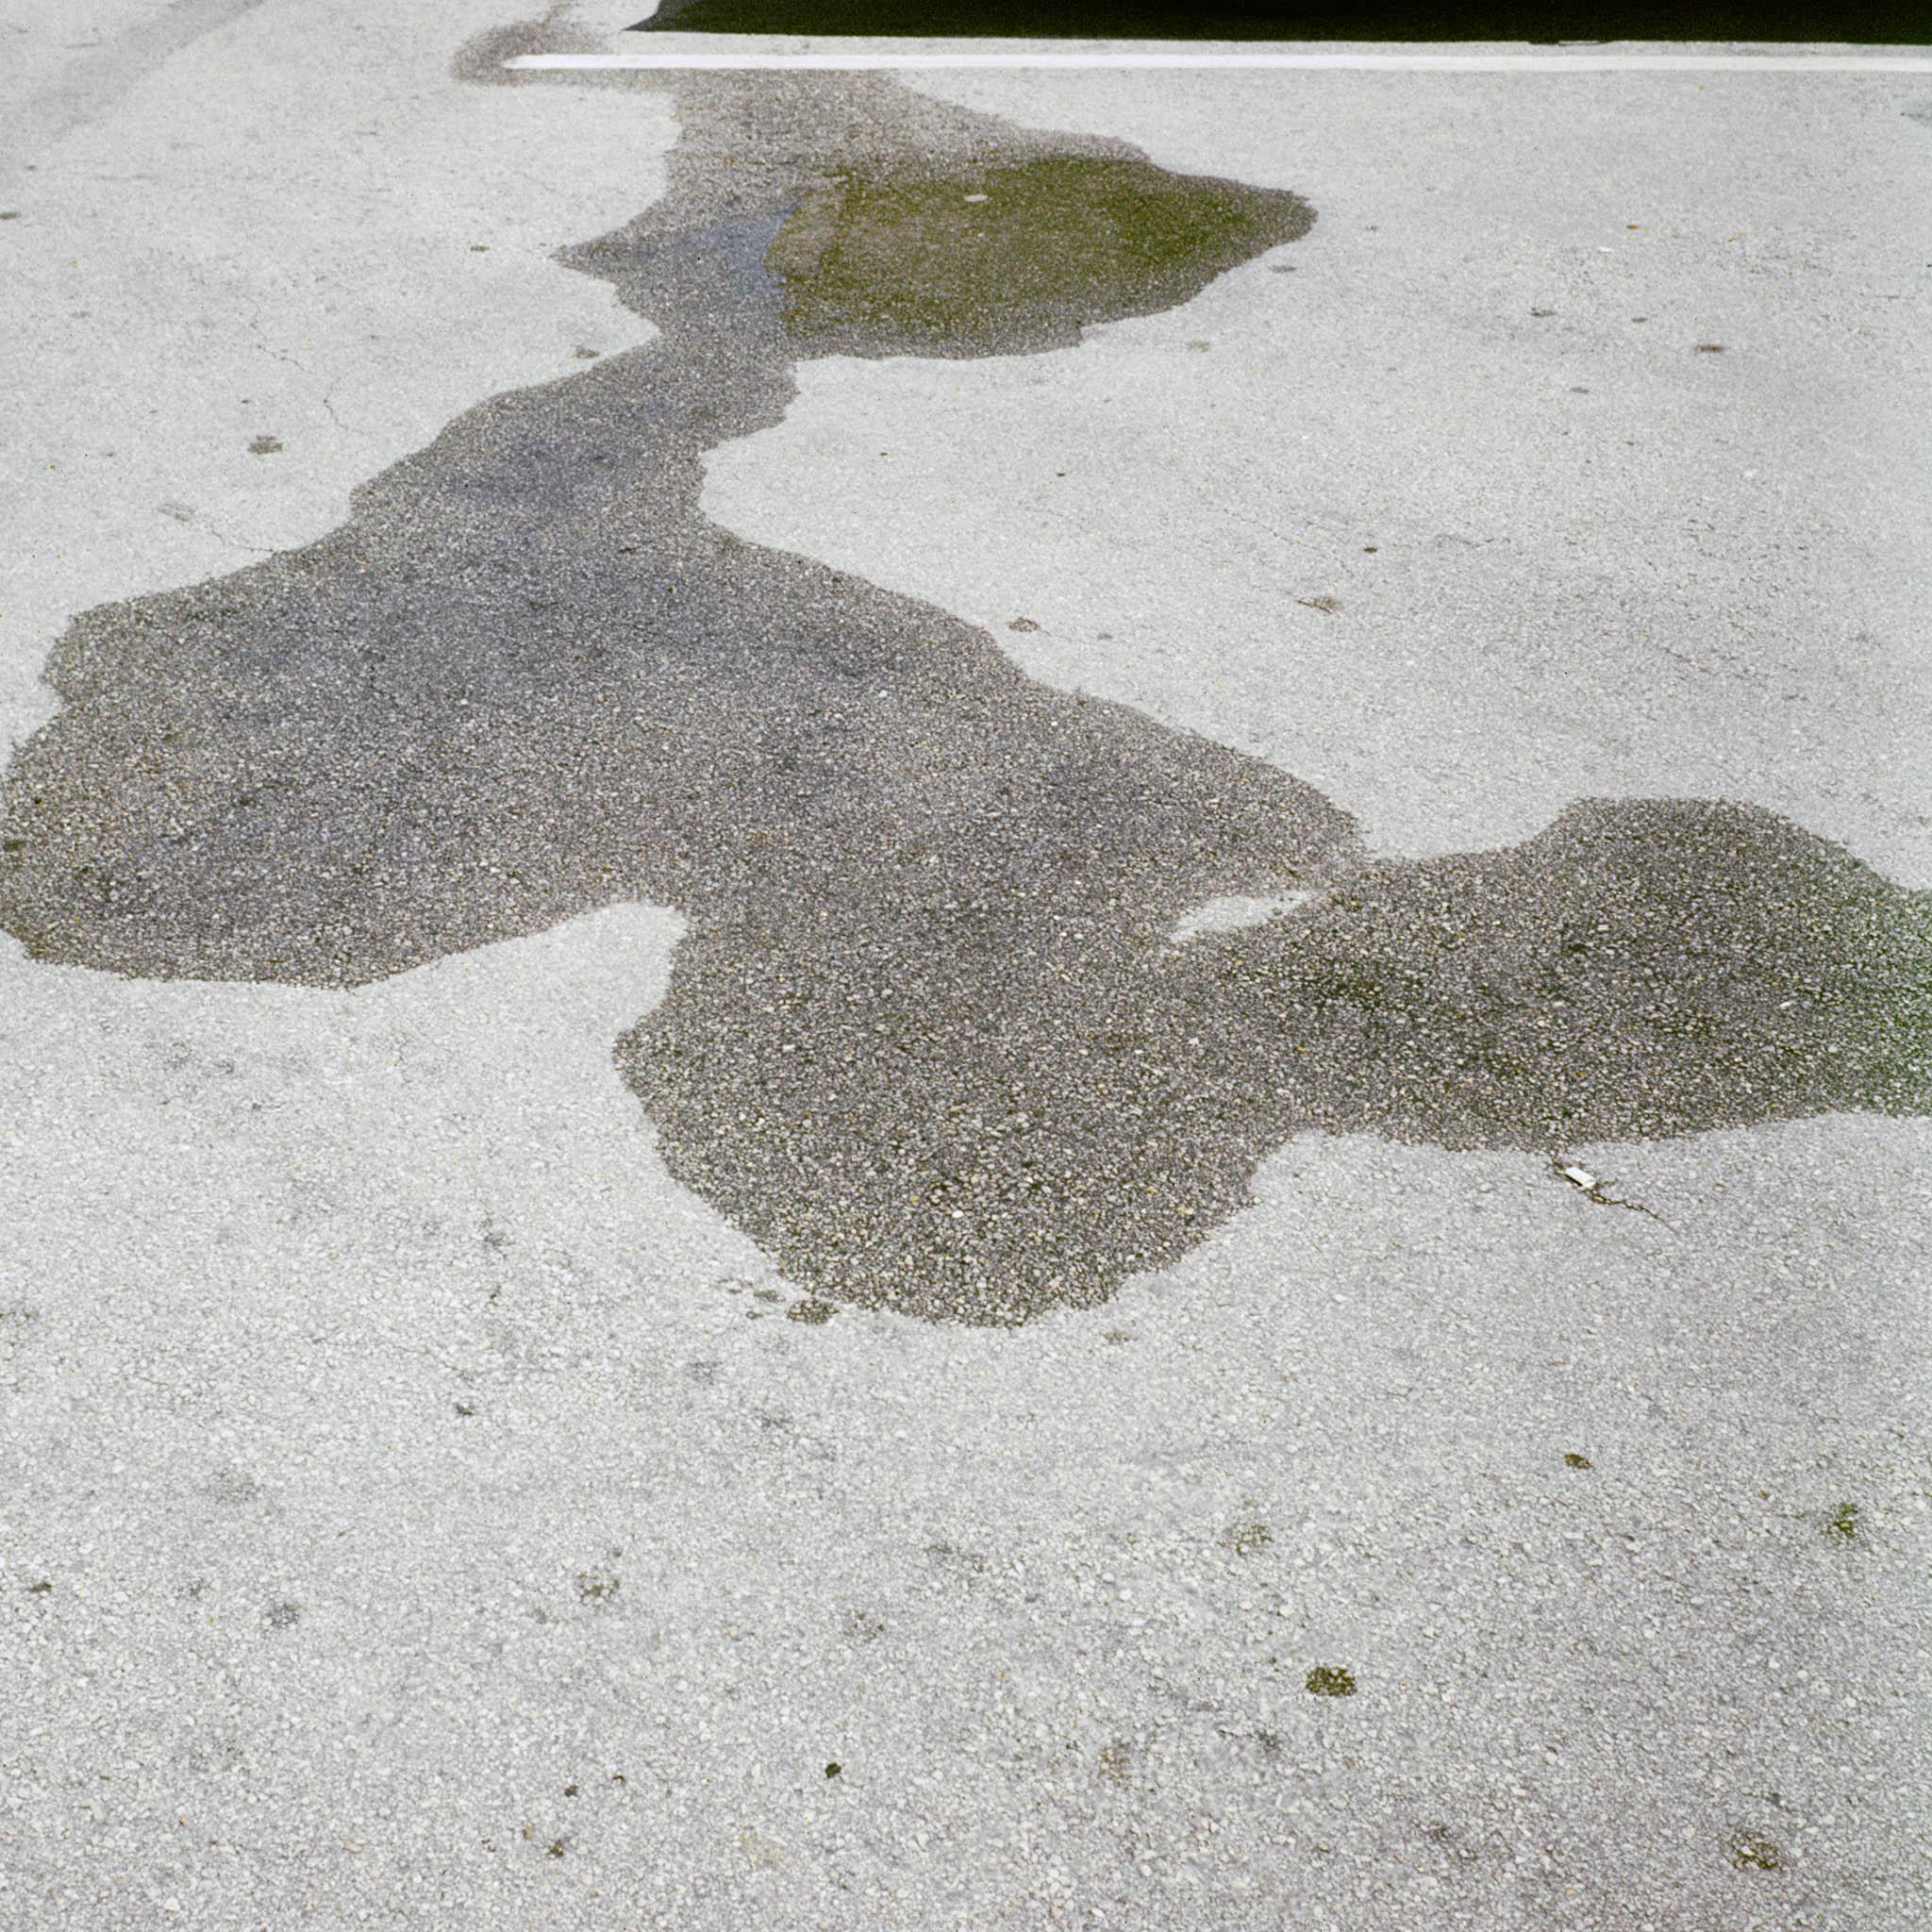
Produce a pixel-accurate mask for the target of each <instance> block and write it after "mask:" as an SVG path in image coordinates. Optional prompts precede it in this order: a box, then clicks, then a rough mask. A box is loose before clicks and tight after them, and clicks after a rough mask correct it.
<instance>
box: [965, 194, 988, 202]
mask: <svg viewBox="0 0 1932 1932" xmlns="http://www.w3.org/2000/svg"><path fill="white" fill-rule="evenodd" d="M966 199H967V200H968V201H984V200H985V199H986V196H985V195H983V194H969V195H968V196H967V197H966Z"/></svg>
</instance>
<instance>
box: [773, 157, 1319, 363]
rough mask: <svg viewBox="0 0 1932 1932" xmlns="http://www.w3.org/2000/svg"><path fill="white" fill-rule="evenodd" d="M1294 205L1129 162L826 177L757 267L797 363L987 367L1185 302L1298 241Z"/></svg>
mask: <svg viewBox="0 0 1932 1932" xmlns="http://www.w3.org/2000/svg"><path fill="white" fill-rule="evenodd" d="M1311 220H1312V216H1311V215H1310V213H1309V211H1308V209H1307V206H1306V205H1305V204H1304V203H1302V202H1301V201H1299V200H1298V199H1297V198H1296V197H1295V196H1293V195H1289V194H1281V193H1271V192H1267V191H1265V190H1262V189H1256V188H1245V187H1242V186H1241V185H1240V184H1239V183H1237V182H1232V181H1217V180H1212V179H1208V178H1202V177H1188V176H1183V175H1171V174H1168V173H1167V172H1166V171H1165V170H1164V169H1160V168H1157V167H1155V166H1153V165H1152V164H1151V163H1150V162H1148V161H1146V160H1143V159H1142V158H1140V157H1139V156H1091V155H1058V156H1046V157H1041V158H1039V159H1037V160H1030V161H1024V162H1022V163H1021V164H1019V165H1018V166H1013V167H984V168H974V167H967V168H963V169H945V170H939V169H936V170H935V171H934V172H933V173H932V174H930V175H909V176H908V173H907V172H906V171H905V170H903V169H901V170H895V171H894V172H892V173H891V174H884V173H850V174H841V175H837V176H835V177H834V178H833V179H831V180H830V181H828V182H826V184H825V185H824V187H822V188H819V189H816V190H815V191H813V192H811V193H809V194H808V195H806V196H805V198H804V199H803V200H802V201H801V202H800V203H799V204H798V206H797V208H794V209H793V210H792V212H791V214H790V215H789V216H788V217H787V218H786V221H785V224H784V225H783V226H782V227H781V228H780V229H779V230H778V233H777V236H776V238H775V239H774V241H773V242H772V245H771V247H770V248H769V249H768V250H767V251H766V255H765V266H766V267H767V268H768V269H769V270H771V271H772V272H773V273H774V275H778V276H779V277H781V278H782V280H783V281H784V284H785V300H784V307H783V310H782V313H783V316H784V321H785V327H786V331H787V333H788V334H789V335H790V336H791V340H792V341H793V342H794V343H795V344H796V345H797V347H798V350H799V353H800V354H801V355H824V354H827V353H831V352H835V351H838V350H841V349H844V350H856V351H858V352H859V353H864V354H868V355H905V356H976V355H988V354H996V353H998V351H999V350H1000V349H1001V348H1002V347H1004V346H1005V345H1007V344H1008V343H1009V342H1010V341H1012V339H1013V337H1014V336H1015V335H1016V334H1017V335H1021V336H1024V337H1028V338H1037V337H1040V336H1048V337H1071V336H1072V335H1073V334H1074V333H1075V332H1077V330H1078V329H1079V328H1080V327H1081V325H1083V324H1086V323H1089V322H1095V321H1100V320H1103V319H1113V318H1118V317H1121V316H1129V315H1145V314H1149V313H1152V312H1153V311H1155V310H1157V309H1161V308H1171V307H1173V306H1174V304H1176V303H1178V302H1184V301H1186V300H1187V299H1188V298H1189V297H1190V296H1191V295H1193V294H1194V293H1195V292H1196V291H1199V290H1200V289H1202V288H1204V287H1206V286H1207V284H1208V282H1210V281H1212V280H1213V279H1214V277H1215V276H1216V275H1221V274H1223V273H1224V272H1225V271H1226V270H1228V269H1230V268H1232V267H1234V266H1235V265H1236V264H1237V263H1239V262H1242V261H1246V260H1247V259H1248V258H1250V257H1252V256H1254V255H1256V254H1257V253H1259V252H1260V251H1261V250H1263V249H1265V248H1270V247H1273V246H1274V245H1275V244H1276V243H1278V242H1292V241H1294V240H1295V239H1296V238H1297V237H1299V236H1300V235H1302V234H1304V233H1306V232H1307V227H1308V225H1309V223H1310V221H1311Z"/></svg>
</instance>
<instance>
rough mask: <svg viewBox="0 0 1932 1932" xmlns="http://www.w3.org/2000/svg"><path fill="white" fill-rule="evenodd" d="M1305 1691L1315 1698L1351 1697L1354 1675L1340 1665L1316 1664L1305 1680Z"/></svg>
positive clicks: (1353, 1687) (1352, 1694)
mask: <svg viewBox="0 0 1932 1932" xmlns="http://www.w3.org/2000/svg"><path fill="white" fill-rule="evenodd" d="M1305 1683H1306V1686H1307V1691H1309V1693H1310V1694H1311V1695H1312V1696H1316V1697H1353V1696H1354V1695H1355V1673H1354V1672H1353V1671H1351V1670H1349V1669H1348V1668H1347V1667H1346V1666H1345V1665H1342V1664H1317V1665H1316V1666H1315V1668H1314V1669H1313V1670H1312V1671H1310V1672H1309V1673H1308V1674H1307V1678H1306V1679H1305Z"/></svg>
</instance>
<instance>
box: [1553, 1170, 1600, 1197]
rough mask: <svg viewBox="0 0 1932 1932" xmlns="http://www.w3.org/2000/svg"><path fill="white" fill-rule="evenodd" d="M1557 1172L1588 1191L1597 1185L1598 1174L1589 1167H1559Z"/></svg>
mask: <svg viewBox="0 0 1932 1932" xmlns="http://www.w3.org/2000/svg"><path fill="white" fill-rule="evenodd" d="M1557 1173H1558V1174H1561V1175H1562V1176H1563V1178H1564V1179H1565V1180H1566V1181H1572V1182H1574V1184H1575V1185H1576V1186H1577V1187H1579V1188H1582V1189H1585V1190H1586V1191H1587V1190H1589V1189H1591V1188H1593V1187H1595V1186H1596V1176H1595V1174H1591V1171H1590V1170H1589V1168H1587V1167H1559V1168H1558V1169H1557Z"/></svg>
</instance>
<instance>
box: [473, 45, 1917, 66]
mask: <svg viewBox="0 0 1932 1932" xmlns="http://www.w3.org/2000/svg"><path fill="white" fill-rule="evenodd" d="M504 65H505V66H506V67H509V68H518V69H522V70H524V71H526V72H527V71H531V70H548V71H553V72H554V71H560V70H570V71H576V72H583V71H586V70H595V69H600V68H606V69H623V68H636V69H640V70H646V71H648V70H653V69H691V68H761V67H770V68H821V69H827V70H838V71H855V70H860V69H874V68H941V67H994V68H999V67H1010V68H1033V67H1048V68H1072V69H1088V68H1116V67H1118V68H1186V67H1199V68H1247V67H1260V68H1275V67H1279V68H1312V69H1324V68H1338V69H1366V70H1369V71H1371V72H1380V71H1386V72H1389V73H1425V74H1427V73H1433V74H1628V73H1634V74H1932V54H1741V53H1739V54H1732V53H1702V54H1494V53H1483V52H1475V51H1472V52H1469V53H1460V54H1368V53H1305V52H1298V51H1293V50H1291V49H1288V48H1280V49H1274V48H1254V47H1249V48H1243V49H1241V50H1238V51H1237V50H1223V51H1218V52H1216V51H1208V52H1203V51H1200V50H1198V49H1178V48H1176V49H1174V50H1172V51H1167V50H1159V49H1154V48H1144V47H1141V48H1134V49H1131V50H1128V49H1118V48H1101V49H1095V50H1092V51H1082V52H1057V51H1056V52H1049V51H1046V50H1044V49H1041V48H1036V47H1013V48H1000V49H985V48H974V49H971V50H967V49H962V48H959V47H958V46H950V45H944V44H941V45H936V46H933V47H930V48H920V47H916V46H914V47H908V46H906V45H904V44H903V43H902V44H900V45H898V46H894V47H891V48H885V49H882V48H879V47H876V46H874V45H872V44H870V43H867V42H853V43H850V44H848V45H845V46H841V47H834V48H826V47H824V46H819V47H815V48H812V49H810V50H809V51H805V52H789V51H780V50H777V49H773V50H770V51H766V50H763V49H758V50H755V51H751V50H744V49H741V48H728V49H725V48H721V49H719V50H717V51H716V52H712V51H709V50H704V51H695V52H694V51H691V50H689V49H685V48H678V49H675V50H674V49H668V48H667V49H665V50H664V51H662V52H658V51H655V50H652V51H648V52H643V53H637V54H629V53H625V54H523V55H519V56H518V57H517V58H515V59H513V60H506V61H505V62H504Z"/></svg>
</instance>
